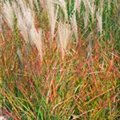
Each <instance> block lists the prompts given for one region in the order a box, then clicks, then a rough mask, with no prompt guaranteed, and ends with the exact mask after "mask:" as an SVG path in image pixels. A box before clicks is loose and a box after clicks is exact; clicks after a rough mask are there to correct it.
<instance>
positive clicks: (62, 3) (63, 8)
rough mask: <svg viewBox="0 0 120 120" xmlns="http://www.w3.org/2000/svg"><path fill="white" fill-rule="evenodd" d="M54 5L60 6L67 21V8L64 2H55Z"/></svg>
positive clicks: (59, 0) (58, 0)
mask: <svg viewBox="0 0 120 120" xmlns="http://www.w3.org/2000/svg"><path fill="white" fill-rule="evenodd" d="M54 3H56V4H58V5H60V7H61V8H62V10H63V12H64V15H65V20H66V21H67V20H68V14H67V6H66V2H65V0H57V1H55V2H54Z"/></svg>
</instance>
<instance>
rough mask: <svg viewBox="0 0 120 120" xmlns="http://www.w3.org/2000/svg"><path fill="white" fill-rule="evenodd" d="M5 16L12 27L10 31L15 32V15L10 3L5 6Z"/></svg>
mask: <svg viewBox="0 0 120 120" xmlns="http://www.w3.org/2000/svg"><path fill="white" fill-rule="evenodd" d="M3 14H4V19H5V21H6V23H7V25H8V26H9V27H10V29H11V30H12V31H13V25H14V22H13V19H14V14H13V9H12V7H11V5H10V3H9V1H7V2H5V3H4V4H3Z"/></svg>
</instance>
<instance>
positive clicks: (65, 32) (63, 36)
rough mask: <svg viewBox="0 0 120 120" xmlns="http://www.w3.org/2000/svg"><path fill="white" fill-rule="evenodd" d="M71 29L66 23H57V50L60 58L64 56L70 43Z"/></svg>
mask: <svg viewBox="0 0 120 120" xmlns="http://www.w3.org/2000/svg"><path fill="white" fill-rule="evenodd" d="M71 33H72V32H71V29H70V25H69V24H66V23H61V22H60V23H58V39H59V45H60V46H59V48H60V50H61V52H62V58H64V56H65V51H66V49H67V45H68V43H69V42H70V37H71Z"/></svg>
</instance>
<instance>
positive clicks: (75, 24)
mask: <svg viewBox="0 0 120 120" xmlns="http://www.w3.org/2000/svg"><path fill="white" fill-rule="evenodd" d="M75 13H76V12H74V14H73V16H72V18H71V20H70V22H71V26H72V30H73V33H74V35H75V38H76V41H77V42H78V28H77V20H76V14H75Z"/></svg>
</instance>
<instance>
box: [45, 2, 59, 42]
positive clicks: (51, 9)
mask: <svg viewBox="0 0 120 120" xmlns="http://www.w3.org/2000/svg"><path fill="white" fill-rule="evenodd" d="M46 2H47V12H48V18H49V25H50V31H51V40H50V43H51V42H52V40H53V38H54V32H55V25H56V21H57V14H58V9H55V5H54V3H53V1H52V0H47V1H46Z"/></svg>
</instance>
